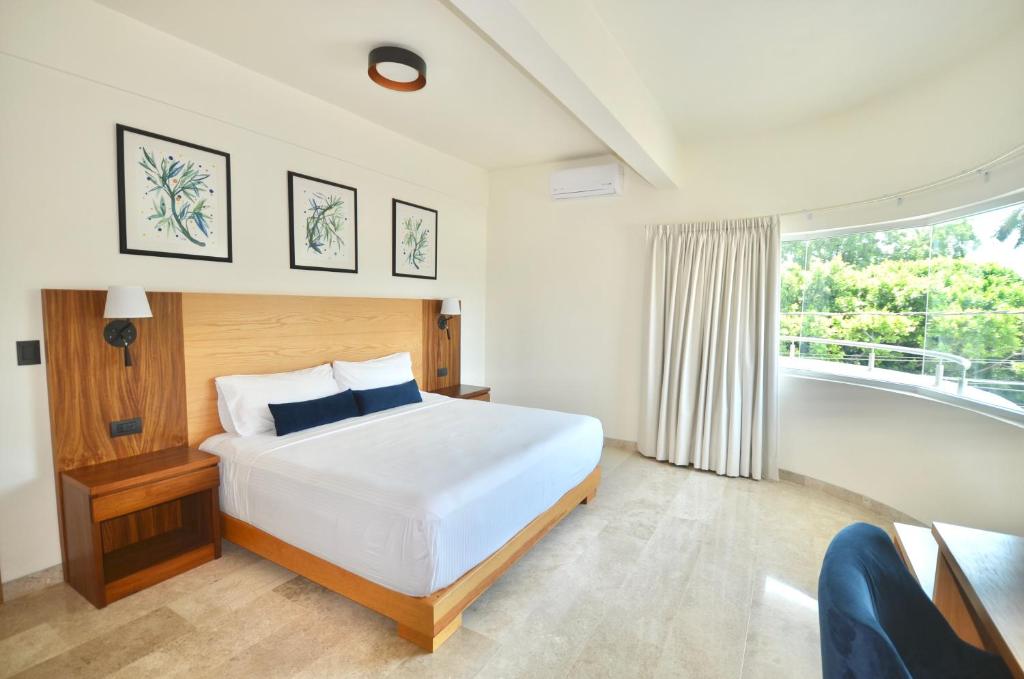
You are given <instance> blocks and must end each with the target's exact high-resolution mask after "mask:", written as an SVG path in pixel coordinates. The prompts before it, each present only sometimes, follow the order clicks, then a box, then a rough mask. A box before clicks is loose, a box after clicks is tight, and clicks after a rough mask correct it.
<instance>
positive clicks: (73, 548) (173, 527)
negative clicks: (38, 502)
mask: <svg viewBox="0 0 1024 679" xmlns="http://www.w3.org/2000/svg"><path fill="white" fill-rule="evenodd" d="M219 461H220V460H219V458H218V457H216V456H215V455H210V454H209V453H204V452H201V451H199V450H194V449H192V448H186V447H181V448H168V449H166V450H160V451H157V452H153V453H145V454H142V455H135V456H132V457H126V458H122V459H119V460H114V461H111V462H104V463H102V464H96V465H92V466H88V467H78V468H77V469H70V470H68V471H65V472H62V473H61V484H62V489H63V491H64V492H63V498H64V526H63V528H64V538H65V540H66V544H67V559H68V564H67V566H68V568H67V572H68V583H69V584H70V585H71V586H72V587H74V588H75V589H76V590H78V592H79V593H81V594H82V596H84V597H85V598H86V599H88V600H89V601H90V602H92V604H93V605H94V606H96V607H97V608H103V607H104V606H106V605H107V604H109V603H111V602H113V601H117V600H118V599H120V598H122V597H125V596H128V595H129V594H132V593H133V592H137V591H139V590H140V589H144V588H146V587H149V586H150V585H153V584H156V583H157V582H160V581H161V580H166V579H167V578H169V577H172V576H174V575H177V574H178V573H181V572H183V571H186V570H188V569H189V568H193V567H195V566H198V565H199V564H201V563H205V562H207V561H210V560H211V559H216V558H218V557H219V556H220V506H219V500H218V497H217V486H218V484H219V480H220V475H219V470H218V462H219Z"/></svg>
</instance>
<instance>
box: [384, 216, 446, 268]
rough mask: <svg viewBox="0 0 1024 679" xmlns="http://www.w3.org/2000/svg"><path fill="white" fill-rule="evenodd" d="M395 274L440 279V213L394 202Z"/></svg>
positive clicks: (392, 248) (392, 219) (393, 240)
mask: <svg viewBox="0 0 1024 679" xmlns="http://www.w3.org/2000/svg"><path fill="white" fill-rule="evenodd" d="M391 274H392V275H393V276H406V277H408V278H430V279H435V280H436V279H437V210H432V209H430V208H429V207H423V206H422V205H414V204H413V203H407V202H405V201H404V200H398V199H397V198H395V199H393V200H392V201H391Z"/></svg>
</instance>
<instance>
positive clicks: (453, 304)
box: [437, 297, 462, 339]
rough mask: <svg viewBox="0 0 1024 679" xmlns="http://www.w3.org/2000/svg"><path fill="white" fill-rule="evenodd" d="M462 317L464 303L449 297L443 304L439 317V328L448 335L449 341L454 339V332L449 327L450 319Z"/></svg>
mask: <svg viewBox="0 0 1024 679" xmlns="http://www.w3.org/2000/svg"><path fill="white" fill-rule="evenodd" d="M461 315H462V303H461V302H459V300H457V299H455V298H454V297H447V298H445V300H444V301H442V302H441V315H440V316H438V317H437V327H439V328H441V330H444V331H445V332H446V333H448V339H451V338H452V330H451V328H449V327H448V319H449V318H451V317H452V316H461Z"/></svg>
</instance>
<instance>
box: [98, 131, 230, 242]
mask: <svg viewBox="0 0 1024 679" xmlns="http://www.w3.org/2000/svg"><path fill="white" fill-rule="evenodd" d="M117 198H118V207H119V222H120V230H121V233H120V236H121V253H122V254H127V255H151V256H154V257H180V258H183V259H206V260H211V261H215V262H230V261H231V157H230V156H229V155H228V154H227V153H224V152H223V151H217V150H215V149H211V148H207V147H205V146H199V145H198V144H192V143H190V142H187V141H182V140H180V139H174V138H172V137H165V136H164V135H162V134H155V133H153V132H146V131H145V130H139V129H136V128H134V127H128V126H126V125H118V126H117Z"/></svg>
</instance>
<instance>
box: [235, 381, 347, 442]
mask: <svg viewBox="0 0 1024 679" xmlns="http://www.w3.org/2000/svg"><path fill="white" fill-rule="evenodd" d="M215 382H216V384H217V411H218V413H219V414H220V423H221V425H222V426H223V427H224V429H225V430H226V431H229V432H231V433H233V434H239V435H240V436H251V435H253V434H258V433H260V432H264V431H273V430H274V417H273V415H271V414H270V408H268V407H267V404H268V403H292V402H294V401H308V400H310V399H314V398H322V397H324V396H330V395H331V394H337V393H338V391H339V390H338V383H337V382H335V381H334V376H333V375H332V373H331V366H330V365H328V364H327V363H324V364H323V365H318V366H316V367H315V368H307V369H305V370H296V371H294V372H287V373H272V374H270V375H228V376H225V377H218V378H217V379H216V380H215Z"/></svg>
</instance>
